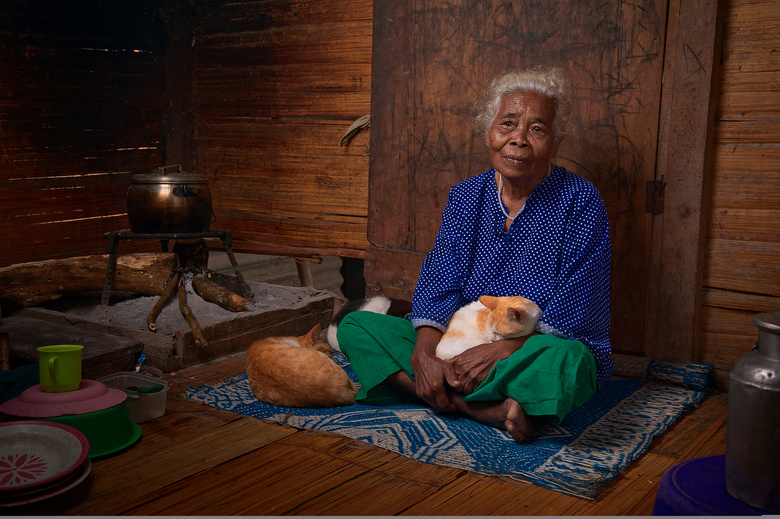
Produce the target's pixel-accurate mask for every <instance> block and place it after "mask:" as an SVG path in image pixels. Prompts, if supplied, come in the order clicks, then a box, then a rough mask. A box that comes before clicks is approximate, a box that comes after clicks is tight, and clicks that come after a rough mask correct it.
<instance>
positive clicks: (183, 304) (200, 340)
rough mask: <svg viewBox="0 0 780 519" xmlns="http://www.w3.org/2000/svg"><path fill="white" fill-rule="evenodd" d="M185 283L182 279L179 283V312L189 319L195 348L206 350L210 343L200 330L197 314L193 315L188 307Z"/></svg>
mask: <svg viewBox="0 0 780 519" xmlns="http://www.w3.org/2000/svg"><path fill="white" fill-rule="evenodd" d="M185 285H186V284H185V282H184V278H183V277H182V278H180V281H179V310H180V311H181V315H183V316H184V318H185V319H187V323H188V324H189V325H190V329H191V330H192V336H193V337H194V338H195V346H198V347H200V348H205V347H206V346H208V343H207V342H206V338H205V337H203V332H202V331H201V329H200V325H199V324H198V320H197V319H196V318H195V314H193V313H192V309H191V308H190V307H189V305H187V289H186V288H185Z"/></svg>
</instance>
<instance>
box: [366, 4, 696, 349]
mask: <svg viewBox="0 0 780 519" xmlns="http://www.w3.org/2000/svg"><path fill="white" fill-rule="evenodd" d="M691 9H695V6H692V7H691ZM667 14H668V13H667V2H663V1H659V0H643V1H639V2H633V3H623V2H579V1H564V2H536V1H522V2H505V1H500V0H484V1H475V0H453V1H450V2H446V3H443V2H438V1H435V0H427V1H426V0H415V1H411V0H375V1H374V40H373V41H374V44H373V68H372V78H373V79H372V80H373V82H372V102H371V126H372V128H371V131H372V133H371V161H370V165H369V182H370V185H369V224H368V238H369V241H370V243H371V246H370V248H369V250H368V252H367V254H366V266H365V275H366V281H367V292H368V294H369V295H371V294H378V293H383V294H386V295H390V296H393V297H406V298H411V294H412V291H413V289H414V285H415V283H416V281H417V276H418V274H419V266H420V263H421V262H422V259H423V258H424V256H425V254H426V253H427V252H428V251H429V250H430V249H431V248H432V246H433V244H434V240H435V237H436V232H437V230H438V227H439V224H440V222H441V212H442V209H443V208H444V205H445V203H446V201H447V194H448V191H449V188H450V187H451V186H452V185H453V184H455V183H457V182H459V181H460V180H463V179H465V178H467V177H469V176H473V175H475V174H478V173H482V172H484V171H486V170H488V169H489V168H490V162H489V160H488V155H487V151H486V149H485V145H484V143H483V140H482V139H481V138H480V137H478V136H477V135H475V133H474V132H473V131H472V129H471V128H472V127H471V124H470V120H471V115H472V113H471V104H472V103H473V101H474V100H475V99H476V98H477V96H478V95H479V93H480V92H481V91H482V90H483V89H484V87H485V85H486V82H487V81H488V79H489V78H490V77H492V76H494V75H495V74H497V73H499V72H501V71H503V70H505V69H508V68H527V67H532V66H535V65H539V64H547V65H555V66H560V67H563V68H564V69H565V70H566V71H568V73H569V74H570V77H571V81H572V85H573V88H572V94H573V95H572V101H573V116H572V122H573V123H574V124H575V126H576V128H577V131H576V132H574V133H573V135H571V136H570V137H569V138H567V139H566V140H565V141H564V143H563V144H562V146H561V149H560V151H559V154H558V163H559V164H561V165H563V166H565V167H567V168H568V169H570V170H572V171H574V172H576V173H578V174H580V175H582V176H584V177H585V178H587V179H589V180H590V181H592V182H593V183H594V184H595V185H596V187H597V188H598V189H599V191H600V192H601V194H602V197H603V199H604V202H605V204H606V206H607V211H608V214H609V220H610V229H611V233H612V245H613V258H612V342H613V345H614V346H615V350H616V351H621V352H625V353H637V354H642V353H644V352H645V335H646V325H647V323H648V319H649V320H651V321H653V322H654V323H655V322H656V321H657V320H658V315H657V308H656V307H653V308H650V307H649V306H648V304H650V303H651V304H654V305H660V304H661V302H659V301H658V298H657V288H651V281H653V280H655V281H654V282H657V279H656V278H657V276H655V277H653V274H652V273H653V272H654V271H657V270H658V265H659V262H661V261H662V257H661V256H658V255H654V254H653V252H652V251H653V235H652V229H653V225H654V222H655V223H656V224H657V223H659V222H660V221H661V220H659V218H661V219H662V218H663V214H662V213H661V216H659V214H655V215H654V214H652V213H653V211H652V206H653V204H652V203H651V204H647V203H646V202H647V201H648V198H647V196H648V193H647V188H648V182H652V181H654V180H656V175H657V169H656V167H657V164H656V158H657V154H658V151H659V146H658V142H659V131H660V129H661V128H662V124H661V113H662V106H666V105H663V104H662V84H663V74H664V58H665V53H664V50H665V39H666V37H667ZM685 43H686V44H688V43H687V42H685ZM678 80H681V79H679V78H678ZM705 115H706V114H705ZM664 135H666V137H667V138H674V135H673V134H671V135H670V134H668V133H665V134H664ZM692 174H693V176H694V178H696V177H698V178H700V176H701V172H700V171H698V172H696V171H694V172H693V173H692ZM665 182H666V183H667V184H668V181H665ZM651 185H656V184H651ZM657 185H660V184H657ZM655 212H656V213H657V211H655ZM697 231H698V229H697ZM656 239H658V237H656ZM656 248H657V249H659V250H660V247H659V246H656ZM672 255H674V254H673V253H671V252H670V253H667V257H671V256H672ZM683 268H685V266H683ZM654 269H655V270H654ZM686 272H687V271H686Z"/></svg>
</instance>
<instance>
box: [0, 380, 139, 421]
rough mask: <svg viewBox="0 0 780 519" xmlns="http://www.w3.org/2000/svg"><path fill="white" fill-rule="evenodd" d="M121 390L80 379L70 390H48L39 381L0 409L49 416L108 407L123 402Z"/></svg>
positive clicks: (30, 415) (22, 414)
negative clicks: (44, 389)
mask: <svg viewBox="0 0 780 519" xmlns="http://www.w3.org/2000/svg"><path fill="white" fill-rule="evenodd" d="M126 399H127V395H126V394H125V393H124V391H120V390H118V389H114V388H109V387H106V385H105V384H103V383H102V382H98V381H97V380H86V379H84V380H82V381H81V385H80V386H79V388H78V389H76V390H74V391H63V392H60V393H48V392H46V391H43V389H42V388H41V385H40V384H38V385H36V386H33V387H30V388H27V389H25V390H24V392H23V393H22V394H21V395H19V396H18V397H16V398H12V399H11V400H8V401H7V402H4V403H3V404H2V405H0V411H1V412H3V413H6V414H9V415H12V416H25V417H32V418H51V417H54V416H62V415H71V414H84V413H91V412H93V411H100V410H102V409H108V408H109V407H113V406H115V405H117V404H120V403H122V402H124V401H125V400H126Z"/></svg>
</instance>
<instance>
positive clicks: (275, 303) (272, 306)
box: [70, 281, 327, 335]
mask: <svg viewBox="0 0 780 519" xmlns="http://www.w3.org/2000/svg"><path fill="white" fill-rule="evenodd" d="M247 284H248V285H249V288H251V289H252V292H254V294H255V297H254V299H253V300H252V304H250V305H248V306H247V307H246V308H244V310H242V311H241V312H231V311H230V310H226V309H224V308H222V307H221V306H219V305H216V304H214V303H210V302H208V301H205V300H204V299H202V298H201V297H200V296H199V295H197V294H196V293H195V292H194V291H193V290H192V284H191V282H189V281H187V282H186V285H185V286H186V289H187V305H188V306H189V307H190V309H192V313H193V315H194V316H195V318H196V319H197V320H198V324H199V325H200V327H201V328H204V327H207V326H209V325H212V324H215V323H221V322H225V321H230V320H233V319H237V318H239V317H242V316H245V315H247V314H256V313H264V312H268V311H269V310H277V309H282V308H284V309H294V308H299V307H303V306H306V305H307V304H308V303H309V302H310V300H311V298H312V297H322V295H323V294H326V293H327V292H324V291H322V290H318V289H315V288H311V287H288V286H280V285H271V284H268V283H262V282H257V281H249V282H247ZM158 299H159V297H158V296H150V297H146V296H141V297H133V298H131V299H127V300H124V301H121V302H117V303H115V304H111V305H110V306H108V307H101V306H99V305H98V306H97V307H89V308H71V309H70V312H71V313H77V314H80V315H83V316H84V317H85V318H87V319H89V320H91V321H97V322H100V323H104V324H110V325H113V326H119V327H121V328H125V329H130V330H139V331H149V328H148V327H147V325H146V319H147V317H148V316H149V313H150V312H151V311H152V308H154V305H155V304H156V303H157V301H158ZM155 323H156V325H157V333H158V334H167V335H174V334H175V333H176V332H177V331H187V330H189V329H190V326H189V324H188V323H187V320H186V319H185V318H184V316H182V315H181V311H180V310H179V299H178V297H177V294H176V293H175V292H174V294H173V296H172V297H171V298H170V300H169V301H168V304H167V305H166V306H165V307H164V308H163V309H162V311H161V312H160V315H158V316H157V319H156V320H155Z"/></svg>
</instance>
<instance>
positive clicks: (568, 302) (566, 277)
mask: <svg viewBox="0 0 780 519" xmlns="http://www.w3.org/2000/svg"><path fill="white" fill-rule="evenodd" d="M494 178H495V170H490V171H487V172H485V173H482V174H480V175H476V176H474V177H470V178H468V179H466V180H464V181H462V182H460V183H459V184H457V185H456V186H454V187H453V188H452V189H451V190H450V195H449V199H448V200H447V205H446V207H445V208H444V212H443V214H442V224H441V227H440V228H439V233H438V235H437V237H436V243H435V245H434V248H433V250H431V252H430V253H429V254H428V255H427V256H426V258H425V260H424V261H423V264H422V268H421V270H420V278H419V281H418V282H417V287H416V289H415V292H414V299H413V311H412V313H411V314H409V315H408V316H407V317H408V318H409V319H410V320H411V321H412V323H413V324H414V326H415V328H419V327H420V326H434V327H436V328H438V329H440V330H444V329H446V326H447V323H448V322H449V320H450V318H451V317H452V314H453V313H455V311H456V310H457V309H458V308H460V307H461V306H464V305H466V304H468V303H470V302H471V301H475V300H476V299H477V298H479V296H481V295H485V294H491V295H497V296H511V295H521V296H524V297H526V298H528V299H531V300H532V301H534V302H535V303H536V304H537V305H539V307H540V308H541V309H542V311H543V316H542V318H541V319H540V320H539V324H538V325H537V328H536V329H537V331H539V332H541V333H546V334H552V335H556V336H558V337H562V338H567V339H572V340H580V341H582V342H583V343H584V344H585V345H586V346H587V347H588V349H589V350H590V351H591V353H593V356H594V357H595V358H596V362H597V364H598V373H597V376H598V382H599V385H601V383H602V382H603V381H604V380H606V378H607V377H608V376H609V375H610V374H611V373H612V370H613V368H614V362H613V360H612V358H611V357H610V353H611V351H612V348H611V346H610V343H609V312H610V300H609V298H610V256H611V253H612V249H611V244H610V237H609V222H608V220H607V213H606V209H605V207H604V202H603V201H602V199H601V195H600V194H599V192H598V190H597V189H596V188H595V186H593V184H591V183H590V182H588V181H587V180H586V179H584V178H582V177H580V176H578V175H576V174H574V173H572V172H570V171H568V170H566V169H565V168H563V167H561V166H557V167H555V168H554V169H553V171H552V172H551V173H550V175H549V176H548V177H547V178H546V179H545V180H544V181H542V183H541V184H539V186H537V187H536V189H535V190H534V191H533V193H531V196H530V197H528V200H527V201H526V203H525V206H524V207H523V209H522V210H521V211H520V213H519V214H518V216H517V217H516V218H515V220H514V221H513V222H512V225H511V226H510V227H509V230H508V232H506V233H505V232H504V229H503V228H504V223H505V221H506V217H505V216H504V215H503V214H502V212H501V209H500V206H499V203H500V202H499V195H498V189H497V188H496V185H495V181H494Z"/></svg>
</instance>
